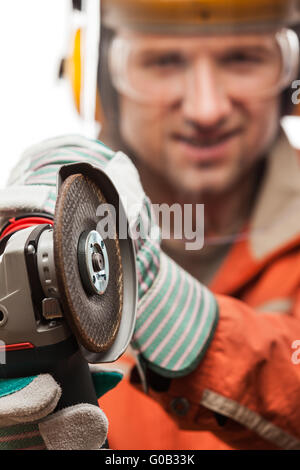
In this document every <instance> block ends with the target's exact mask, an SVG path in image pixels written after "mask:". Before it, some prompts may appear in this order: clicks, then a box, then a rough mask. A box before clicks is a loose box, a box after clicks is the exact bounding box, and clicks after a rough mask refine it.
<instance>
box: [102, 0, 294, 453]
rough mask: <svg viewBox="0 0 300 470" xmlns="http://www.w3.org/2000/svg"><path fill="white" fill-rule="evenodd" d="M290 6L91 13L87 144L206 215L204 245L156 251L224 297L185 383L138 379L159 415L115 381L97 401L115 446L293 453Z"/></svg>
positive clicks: (162, 196) (119, 6)
mask: <svg viewBox="0 0 300 470" xmlns="http://www.w3.org/2000/svg"><path fill="white" fill-rule="evenodd" d="M294 8H295V3H294V2H280V1H279V2H272V1H264V2H261V1H260V2H253V1H252V2H246V1H245V2H235V1H231V2H222V1H218V2H212V1H210V2H203V1H201V0H199V1H189V0H186V1H184V0H178V1H176V0H173V1H164V0H156V1H155V0H152V1H151V0H148V1H147V0H146V1H143V2H142V1H139V0H136V1H134V0H129V1H126V2H124V1H117V0H109V1H103V2H102V30H101V33H102V35H101V43H100V62H99V64H100V65H99V89H100V94H101V99H102V104H103V108H104V114H105V116H106V121H105V123H104V126H103V131H102V133H101V135H100V139H102V140H103V139H104V141H105V142H106V143H108V144H109V145H110V146H112V147H113V148H117V149H120V148H121V149H122V150H124V151H125V152H126V153H127V154H128V155H130V156H131V157H132V158H133V160H134V162H135V164H136V166H137V168H138V170H139V173H140V175H141V179H142V183H143V186H144V189H145V192H146V194H148V195H149V197H150V199H151V201H152V202H153V203H157V204H162V203H168V204H169V205H170V206H171V205H172V204H174V203H180V204H181V205H182V206H183V205H184V204H189V203H191V204H196V203H202V204H205V245H204V248H203V249H202V250H200V251H187V250H186V249H185V242H186V240H175V239H173V240H163V244H162V247H163V250H164V251H165V252H166V253H168V254H169V255H170V256H171V257H172V258H173V259H174V260H175V261H176V262H177V263H178V264H180V265H181V266H182V267H183V268H184V269H185V270H186V271H188V272H190V273H191V274H192V275H193V276H194V277H196V278H197V279H198V280H199V281H201V282H202V283H204V284H206V285H208V286H209V287H210V289H211V290H212V291H213V292H215V293H217V294H222V295H225V296H228V297H222V300H221V301H220V299H219V297H218V296H217V299H218V300H219V309H220V319H219V323H218V326H217V330H216V332H215V333H214V336H213V339H212V343H211V345H210V347H209V349H208V351H207V352H206V355H205V357H204V359H203V361H202V362H201V363H200V365H199V366H198V369H197V370H196V371H195V372H194V373H193V375H192V376H189V379H188V381H187V379H186V378H183V379H173V380H172V381H171V380H166V379H162V378H161V376H159V374H155V373H154V372H151V371H150V370H149V369H148V370H147V372H146V377H147V381H148V387H149V395H150V396H151V397H153V398H154V399H155V400H156V401H158V402H160V403H161V404H162V405H163V407H159V406H158V405H157V404H156V403H155V402H154V401H153V400H151V399H149V398H148V397H147V396H146V395H142V393H140V392H137V391H136V390H135V388H134V387H133V385H132V384H131V385H130V384H129V383H128V382H124V383H123V384H122V385H121V386H120V387H119V388H118V389H117V390H115V391H114V392H112V393H111V395H109V396H107V397H105V398H104V401H103V402H102V403H103V406H104V409H105V411H106V413H107V415H108V416H109V419H110V421H111V434H110V442H111V445H112V446H113V447H114V448H131V449H136V448H149V449H153V448H155V449H157V448H162V449H163V448H165V449H166V448H168V449H171V448H174V449H176V448H177V449H178V448H190V449H193V448H194V449H195V448H201V449H216V448H227V446H229V447H230V448H239V449H241V448H255V449H257V448H273V447H284V448H285V447H286V448H293V447H294V446H296V447H297V448H299V442H298V443H296V441H295V442H294V441H293V444H292V441H289V438H290V437H291V436H293V437H294V438H297V440H298V439H299V433H300V430H299V427H298V425H297V422H296V416H297V415H298V404H297V402H298V399H297V398H296V397H298V395H299V386H300V382H299V378H300V377H299V367H298V368H297V366H296V365H293V364H292V362H291V355H292V353H293V349H292V344H293V342H294V341H295V340H297V339H298V337H299V334H300V331H299V319H298V318H297V316H298V313H297V312H298V307H297V298H298V296H299V274H300V273H299V269H298V266H297V259H298V256H299V243H300V239H299V229H300V227H299V223H298V217H297V207H299V202H300V201H299V191H300V186H299V181H300V180H299V168H298V161H297V156H296V154H295V152H294V151H293V150H292V149H291V147H290V145H289V144H288V142H287V139H286V137H285V136H284V135H283V132H282V130H281V128H280V117H281V116H282V115H284V114H285V113H287V112H288V110H290V109H291V107H292V100H291V92H290V85H291V82H292V80H294V79H295V78H296V77H297V72H298V66H299V63H298V49H297V46H296V44H297V38H296V35H295V34H293V32H292V31H291V30H289V31H287V30H286V29H284V28H283V27H285V26H286V27H288V26H289V25H290V26H291V23H292V22H294V24H297V22H298V17H297V14H296V10H294ZM291 11H293V12H294V13H293V17H292V22H291V21H290V19H288V16H289V13H290V12H291ZM288 37H289V38H288ZM288 43H289V46H287V44H288ZM286 46H287V47H286ZM292 49H294V51H292ZM284 63H285V66H284ZM283 68H285V73H283ZM234 299H238V300H234ZM240 301H241V302H240ZM123 363H124V360H123ZM129 364H130V359H129V358H128V365H129ZM129 375H130V374H129ZM130 380H131V382H132V383H133V382H139V379H138V377H137V374H136V370H135V369H133V371H131V379H130ZM137 387H139V388H140V389H141V386H140V385H137ZM293 397H294V398H293ZM163 408H164V410H165V411H163ZM167 413H168V415H167ZM297 419H298V418H297ZM183 429H185V431H184V430H183ZM191 430H193V432H191ZM195 431H196V432H195ZM218 438H219V439H218ZM288 441H289V442H290V443H289V444H288Z"/></svg>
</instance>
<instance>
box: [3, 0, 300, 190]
mask: <svg viewBox="0 0 300 470" xmlns="http://www.w3.org/2000/svg"><path fill="white" fill-rule="evenodd" d="M0 7H1V10H0V44H1V55H0V57H1V69H0V72H1V73H0V137H1V139H0V149H1V150H0V164H1V166H0V187H2V186H3V185H4V184H5V181H6V179H7V177H8V174H9V171H10V169H11V168H12V167H13V166H14V165H15V164H16V162H17V160H18V159H19V156H20V153H21V152H22V151H23V150H24V149H25V148H26V147H28V146H30V145H32V144H34V143H36V142H38V141H40V140H42V139H44V138H47V137H51V136H54V135H58V134H64V133H83V125H82V122H81V121H80V119H79V118H78V116H77V114H76V111H75V108H74V106H73V102H72V97H71V91H70V87H69V85H68V83H67V82H66V81H64V80H60V81H59V80H58V78H57V75H58V69H59V63H60V59H61V58H62V57H63V56H64V55H66V52H67V50H68V49H69V41H70V0H0ZM288 128H289V134H290V135H291V138H292V141H293V143H294V144H295V145H297V146H299V147H300V132H299V123H298V121H296V122H295V120H290V121H289V123H288Z"/></svg>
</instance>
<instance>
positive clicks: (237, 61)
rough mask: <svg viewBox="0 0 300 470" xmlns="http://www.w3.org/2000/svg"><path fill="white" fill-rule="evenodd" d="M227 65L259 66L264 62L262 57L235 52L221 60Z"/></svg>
mask: <svg viewBox="0 0 300 470" xmlns="http://www.w3.org/2000/svg"><path fill="white" fill-rule="evenodd" d="M221 62H222V63H223V64H227V65H259V64H261V63H263V62H264V59H263V57H262V56H260V55H257V54H250V53H246V52H235V53H234V54H230V55H228V56H225V57H223V58H222V59H221Z"/></svg>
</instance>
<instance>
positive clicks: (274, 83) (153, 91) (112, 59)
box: [109, 28, 299, 105]
mask: <svg viewBox="0 0 300 470" xmlns="http://www.w3.org/2000/svg"><path fill="white" fill-rule="evenodd" d="M298 66H299V41H298V36H297V35H296V33H295V32H294V31H292V30H290V29H285V28H282V29H280V30H278V31H273V32H264V33H262V32H261V33H255V34H253V33H238V34H222V35H218V36H214V37H212V36H209V35H186V36H184V35H182V36H180V38H179V37H178V36H175V35H173V36H172V35H154V34H141V33H132V32H122V33H119V34H117V35H116V36H115V38H114V39H113V41H112V43H111V46H110V50H109V69H110V74H111V79H112V83H113V85H114V87H115V88H116V89H117V91H118V92H119V93H121V94H124V95H126V96H129V97H131V98H132V99H135V100H137V101H140V102H144V103H153V104H166V105H167V104H171V103H175V102H176V101H179V100H181V99H182V97H183V96H184V93H185V90H187V89H190V88H191V87H196V86H198V85H199V83H200V82H201V80H202V81H204V80H213V82H214V85H215V87H217V88H216V89H217V90H218V92H220V93H221V92H225V93H227V94H228V95H230V96H231V97H232V98H233V99H237V100H241V99H265V98H268V97H272V96H275V95H276V94H279V93H280V92H281V91H282V90H283V89H284V88H286V87H287V86H289V85H290V84H291V82H292V81H293V80H294V79H295V78H296V77H297V72H298Z"/></svg>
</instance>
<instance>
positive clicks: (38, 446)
mask: <svg viewBox="0 0 300 470" xmlns="http://www.w3.org/2000/svg"><path fill="white" fill-rule="evenodd" d="M43 449H46V446H45V444H44V441H43V439H42V436H41V434H40V431H39V428H38V425H37V424H36V423H32V424H18V425H15V426H9V427H7V428H0V450H43Z"/></svg>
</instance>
